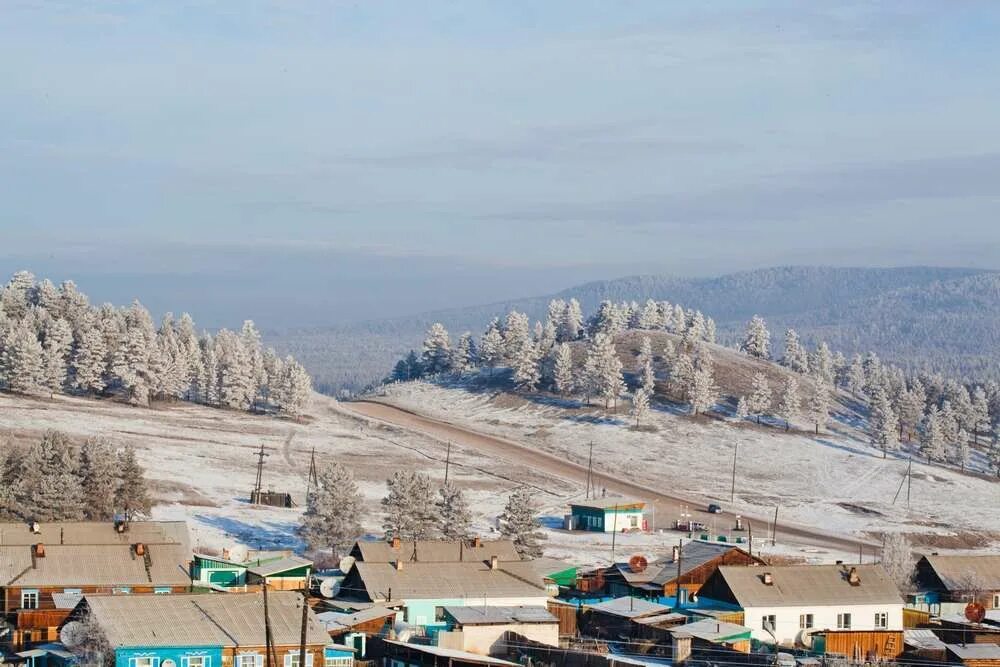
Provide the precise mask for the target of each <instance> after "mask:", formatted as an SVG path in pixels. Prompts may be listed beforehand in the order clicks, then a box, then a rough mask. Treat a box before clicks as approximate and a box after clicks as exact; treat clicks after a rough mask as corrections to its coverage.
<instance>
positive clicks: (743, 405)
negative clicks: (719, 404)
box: [736, 396, 750, 419]
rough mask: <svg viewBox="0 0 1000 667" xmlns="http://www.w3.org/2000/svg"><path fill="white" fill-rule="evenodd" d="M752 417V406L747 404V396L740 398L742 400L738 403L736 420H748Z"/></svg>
mask: <svg viewBox="0 0 1000 667" xmlns="http://www.w3.org/2000/svg"><path fill="white" fill-rule="evenodd" d="M749 416H750V405H749V403H747V397H746V396H740V400H738V401H736V418H737V419H746V418H747V417H749Z"/></svg>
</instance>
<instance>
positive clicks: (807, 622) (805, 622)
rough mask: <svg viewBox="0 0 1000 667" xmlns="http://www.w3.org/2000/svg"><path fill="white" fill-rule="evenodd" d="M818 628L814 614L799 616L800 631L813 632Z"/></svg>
mask: <svg viewBox="0 0 1000 667" xmlns="http://www.w3.org/2000/svg"><path fill="white" fill-rule="evenodd" d="M815 627H816V616H815V615H814V614H799V630H811V629H813V628H815Z"/></svg>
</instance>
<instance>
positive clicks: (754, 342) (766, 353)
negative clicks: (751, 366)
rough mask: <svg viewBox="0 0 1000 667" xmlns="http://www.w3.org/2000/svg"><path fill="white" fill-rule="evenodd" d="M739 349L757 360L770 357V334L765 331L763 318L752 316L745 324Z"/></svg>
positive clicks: (765, 325) (765, 324)
mask: <svg viewBox="0 0 1000 667" xmlns="http://www.w3.org/2000/svg"><path fill="white" fill-rule="evenodd" d="M740 349H741V350H743V351H744V352H746V353H747V354H749V355H750V356H751V357H757V358H758V359H769V358H770V357H771V332H770V331H768V330H767V323H766V322H764V318H762V317H760V316H759V315H754V316H753V318H751V320H750V322H749V323H747V330H746V333H745V334H744V336H743V342H742V343H741V344H740Z"/></svg>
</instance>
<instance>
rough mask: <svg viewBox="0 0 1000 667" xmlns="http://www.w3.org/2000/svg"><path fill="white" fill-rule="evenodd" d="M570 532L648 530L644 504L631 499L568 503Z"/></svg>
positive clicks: (602, 499) (599, 499) (600, 499)
mask: <svg viewBox="0 0 1000 667" xmlns="http://www.w3.org/2000/svg"><path fill="white" fill-rule="evenodd" d="M569 509H570V514H569V517H568V520H569V525H568V526H567V528H569V529H570V530H590V531H596V532H599V533H615V532H619V531H623V530H624V531H629V530H649V529H650V525H649V520H648V518H647V517H646V503H645V502H643V501H641V500H635V499H632V498H595V499H593V500H584V501H581V502H577V503H570V506H569Z"/></svg>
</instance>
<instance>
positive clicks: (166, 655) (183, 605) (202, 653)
mask: <svg viewBox="0 0 1000 667" xmlns="http://www.w3.org/2000/svg"><path fill="white" fill-rule="evenodd" d="M264 599H265V598H264V594H263V593H261V592H257V593H232V594H227V595H217V594H210V593H209V594H194V595H191V594H189V595H169V596H146V597H142V596H128V597H124V596H112V595H104V596H100V595H98V596H85V597H84V599H83V601H82V602H81V603H80V607H79V608H78V610H77V611H76V612H74V616H73V620H71V621H70V622H74V621H76V620H78V619H82V618H83V617H85V616H89V617H90V619H91V620H92V621H93V622H94V623H95V624H96V626H97V627H98V628H99V629H100V631H101V632H102V633H103V635H104V639H106V640H107V643H108V645H109V646H110V647H111V649H112V650H113V651H114V664H115V667H261V666H262V665H264V664H265V659H264V655H265V647H266V644H267V642H266V638H265V637H266V633H265V621H264V618H265V606H264ZM304 604H305V603H304V600H303V598H302V596H301V595H300V594H298V593H293V592H288V591H274V592H270V593H268V594H267V619H268V624H269V625H270V630H271V636H272V646H273V651H274V653H273V655H274V657H275V659H276V660H277V662H276V663H275V665H276V667H299V651H300V643H299V642H300V637H301V635H300V632H301V624H302V615H303V608H304ZM304 611H305V614H306V633H305V649H306V661H305V665H304V667H319V666H320V665H322V666H323V667H351V666H352V665H353V662H354V659H353V655H354V651H353V650H352V649H350V648H348V647H346V646H334V645H333V644H332V642H331V641H330V636H329V635H328V634H327V632H326V630H325V629H324V628H323V626H322V625H321V624H320V623H319V622H318V621H317V620H316V618H315V616H314V615H313V613H312V610H311V609H309V608H308V607H307V606H305V609H304Z"/></svg>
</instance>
